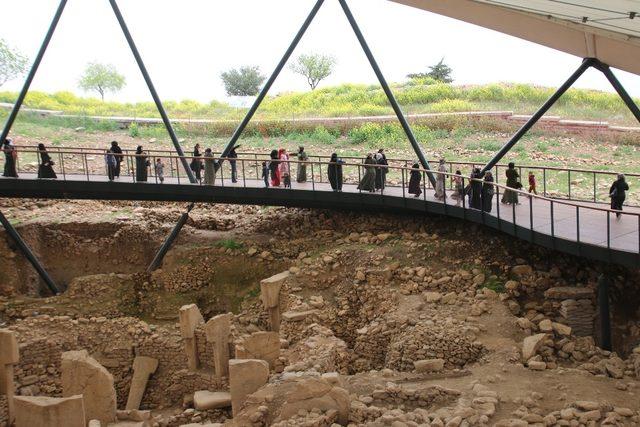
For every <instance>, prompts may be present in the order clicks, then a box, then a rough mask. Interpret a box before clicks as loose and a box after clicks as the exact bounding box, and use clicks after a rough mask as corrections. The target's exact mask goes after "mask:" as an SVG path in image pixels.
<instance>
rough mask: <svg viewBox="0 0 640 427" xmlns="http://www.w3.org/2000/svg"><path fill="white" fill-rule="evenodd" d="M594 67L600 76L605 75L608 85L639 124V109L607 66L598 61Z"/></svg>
mask: <svg viewBox="0 0 640 427" xmlns="http://www.w3.org/2000/svg"><path fill="white" fill-rule="evenodd" d="M594 67H595V68H597V69H598V70H600V71H601V72H602V74H604V75H605V77H606V78H607V80H609V83H611V86H613V88H614V89H615V90H616V92H618V95H620V98H622V100H623V101H624V103H625V104H626V105H627V107H629V110H631V113H633V115H634V117H635V118H636V120H638V121H639V122H640V108H638V105H637V104H636V103H635V101H634V100H633V99H632V98H631V96H630V95H629V93H628V92H627V90H626V89H625V88H624V86H622V83H620V80H618V78H617V77H616V75H615V74H613V71H611V68H609V66H608V65H607V64H605V63H603V62H600V61H597V63H596V64H595V65H594Z"/></svg>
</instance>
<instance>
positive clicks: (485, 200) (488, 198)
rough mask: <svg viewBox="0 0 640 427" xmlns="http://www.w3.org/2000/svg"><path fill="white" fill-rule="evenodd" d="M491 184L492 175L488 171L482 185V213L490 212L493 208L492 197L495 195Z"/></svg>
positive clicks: (492, 181)
mask: <svg viewBox="0 0 640 427" xmlns="http://www.w3.org/2000/svg"><path fill="white" fill-rule="evenodd" d="M493 183H494V180H493V174H492V173H491V172H490V171H488V172H487V173H485V175H484V182H483V183H482V210H483V211H484V212H491V208H492V207H493V195H494V194H495V189H494V187H493Z"/></svg>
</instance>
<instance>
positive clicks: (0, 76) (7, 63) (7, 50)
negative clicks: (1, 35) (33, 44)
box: [0, 39, 29, 86]
mask: <svg viewBox="0 0 640 427" xmlns="http://www.w3.org/2000/svg"><path fill="white" fill-rule="evenodd" d="M28 62H29V60H28V59H27V57H26V56H24V55H22V53H20V52H19V51H18V50H16V49H13V48H12V47H11V46H9V45H8V44H7V42H5V41H4V40H3V39H0V86H2V85H3V84H5V83H6V82H8V81H9V80H13V79H15V78H16V77H18V76H20V75H22V74H24V73H25V72H26V71H27V63H28Z"/></svg>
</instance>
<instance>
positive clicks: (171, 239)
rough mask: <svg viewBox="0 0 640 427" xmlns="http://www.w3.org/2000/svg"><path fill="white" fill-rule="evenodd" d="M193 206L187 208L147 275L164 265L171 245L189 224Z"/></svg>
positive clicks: (154, 259) (157, 254)
mask: <svg viewBox="0 0 640 427" xmlns="http://www.w3.org/2000/svg"><path fill="white" fill-rule="evenodd" d="M193 206H194V204H193V203H191V204H190V205H189V206H188V207H187V211H186V212H185V213H183V214H182V216H180V219H179V220H178V223H177V224H176V226H175V227H173V230H171V234H169V237H167V239H166V240H165V241H164V243H163V244H162V246H160V249H158V253H156V256H155V257H154V258H153V261H151V264H149V267H147V273H151V272H153V271H155V270H157V269H158V267H160V265H161V264H162V260H163V259H164V257H165V255H166V254H167V252H169V249H170V248H171V245H172V244H173V242H174V241H175V240H176V238H177V237H178V234H180V230H182V227H184V225H185V224H186V223H187V220H188V219H189V212H191V210H192V209H193Z"/></svg>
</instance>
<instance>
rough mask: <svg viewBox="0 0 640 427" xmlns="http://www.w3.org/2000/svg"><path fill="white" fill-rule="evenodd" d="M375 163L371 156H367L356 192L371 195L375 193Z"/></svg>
mask: <svg viewBox="0 0 640 427" xmlns="http://www.w3.org/2000/svg"><path fill="white" fill-rule="evenodd" d="M375 165H376V161H375V159H374V158H373V154H371V153H369V154H367V158H366V159H364V175H363V176H362V179H361V180H360V184H358V190H361V191H369V192H370V193H373V192H375V191H376V167H375Z"/></svg>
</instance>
